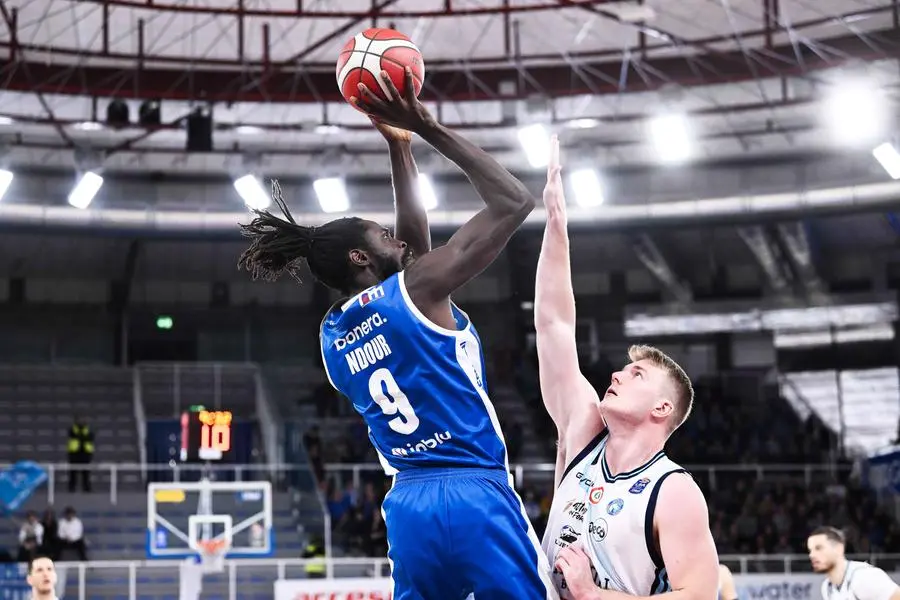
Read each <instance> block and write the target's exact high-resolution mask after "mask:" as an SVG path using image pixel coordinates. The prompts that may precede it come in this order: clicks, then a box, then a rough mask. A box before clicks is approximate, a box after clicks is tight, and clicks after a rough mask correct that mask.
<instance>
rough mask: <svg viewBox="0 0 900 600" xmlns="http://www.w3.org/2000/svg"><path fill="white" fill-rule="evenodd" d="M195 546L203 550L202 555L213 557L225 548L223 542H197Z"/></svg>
mask: <svg viewBox="0 0 900 600" xmlns="http://www.w3.org/2000/svg"><path fill="white" fill-rule="evenodd" d="M197 544H198V545H199V546H200V548H202V549H203V553H204V554H207V555H209V556H215V555H216V554H219V553H220V552H221V551H222V548H224V547H225V540H199V541H198V542H197Z"/></svg>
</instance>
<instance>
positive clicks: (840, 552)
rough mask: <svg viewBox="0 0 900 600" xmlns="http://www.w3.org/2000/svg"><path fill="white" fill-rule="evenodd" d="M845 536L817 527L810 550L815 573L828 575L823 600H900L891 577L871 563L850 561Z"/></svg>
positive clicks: (834, 530)
mask: <svg viewBox="0 0 900 600" xmlns="http://www.w3.org/2000/svg"><path fill="white" fill-rule="evenodd" d="M845 541H846V540H845V538H844V533H843V532H842V531H841V530H840V529H837V528H835V527H827V526H825V527H817V528H816V529H814V530H813V532H812V533H811V534H809V538H808V539H807V540H806V546H807V548H808V549H809V562H810V563H812V568H813V571H815V572H816V573H822V574H824V575H825V581H823V582H822V600H900V587H898V586H897V584H896V583H895V582H894V580H893V579H891V578H890V577H889V576H888V574H887V573H885V572H884V571H882V570H881V569H879V568H878V567H873V566H872V565H870V564H869V563H865V562H859V561H855V560H847V558H846V557H845V556H844V548H845Z"/></svg>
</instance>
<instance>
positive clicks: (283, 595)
mask: <svg viewBox="0 0 900 600" xmlns="http://www.w3.org/2000/svg"><path fill="white" fill-rule="evenodd" d="M390 598H391V580H390V578H387V577H378V578H376V577H366V578H362V577H359V578H356V577H354V578H350V577H348V578H347V579H280V580H278V581H276V582H275V600H389V599H390Z"/></svg>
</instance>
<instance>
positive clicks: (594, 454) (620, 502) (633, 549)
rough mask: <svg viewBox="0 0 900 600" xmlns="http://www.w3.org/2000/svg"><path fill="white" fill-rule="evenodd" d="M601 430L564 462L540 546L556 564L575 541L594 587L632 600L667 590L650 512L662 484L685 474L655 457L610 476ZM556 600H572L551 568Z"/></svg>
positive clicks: (661, 456)
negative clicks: (584, 555)
mask: <svg viewBox="0 0 900 600" xmlns="http://www.w3.org/2000/svg"><path fill="white" fill-rule="evenodd" d="M605 448H606V431H604V432H603V433H601V434H600V435H598V436H597V437H596V438H594V440H592V441H591V443H590V444H588V446H587V447H586V448H585V449H584V450H582V451H581V452H580V453H579V454H578V456H576V457H575V459H574V460H572V462H571V463H569V466H568V467H567V468H566V470H565V472H564V473H563V476H562V479H561V481H560V484H559V487H558V488H557V490H556V493H555V495H554V497H553V504H552V505H551V507H550V516H549V518H548V520H547V529H546V531H545V533H544V539H543V543H542V547H543V549H544V552H545V553H546V554H547V558H548V559H549V560H550V564H551V565H554V564H555V563H556V555H557V553H558V552H559V551H560V549H562V548H565V547H566V546H568V545H569V544H572V543H575V542H580V544H581V546H582V548H584V550H585V552H586V553H587V554H588V556H590V558H591V563H592V571H593V574H594V583H596V584H597V586H598V587H601V588H603V589H611V590H618V591H620V592H625V593H627V594H632V595H637V596H650V595H654V594H661V593H664V592H667V591H670V590H671V587H670V586H669V579H668V576H667V575H666V569H665V565H664V564H663V561H662V557H661V556H660V555H659V550H658V549H657V545H656V539H655V535H654V530H653V513H654V509H655V508H656V501H657V498H658V496H659V490H660V486H661V484H662V482H663V481H664V480H665V479H666V477H668V476H669V475H671V474H672V473H686V471H685V470H684V469H683V468H682V467H681V466H679V465H677V464H675V463H674V462H672V461H671V460H669V458H668V457H667V456H666V454H665V452H662V451H661V452H659V453H657V454H656V455H655V456H653V458H651V459H650V460H649V461H647V462H646V463H645V464H643V465H642V466H640V467H638V468H637V469H633V470H631V471H628V472H627V473H620V474H618V475H612V473H611V472H610V470H609V466H608V465H607V463H606V457H605V452H604V451H605ZM553 583H554V585H555V586H556V588H557V589H558V590H559V592H560V598H563V599H565V598H571V596H570V595H568V592H567V589H566V583H565V581H564V579H563V577H562V573H561V572H560V571H559V570H558V569H554V572H553Z"/></svg>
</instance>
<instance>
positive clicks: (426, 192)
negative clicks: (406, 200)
mask: <svg viewBox="0 0 900 600" xmlns="http://www.w3.org/2000/svg"><path fill="white" fill-rule="evenodd" d="M419 197H420V198H421V199H422V207H423V208H424V209H425V210H432V209H434V208H437V205H438V199H437V194H436V193H435V192H434V184H432V183H431V178H430V177H429V176H428V175H425V174H424V173H419Z"/></svg>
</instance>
